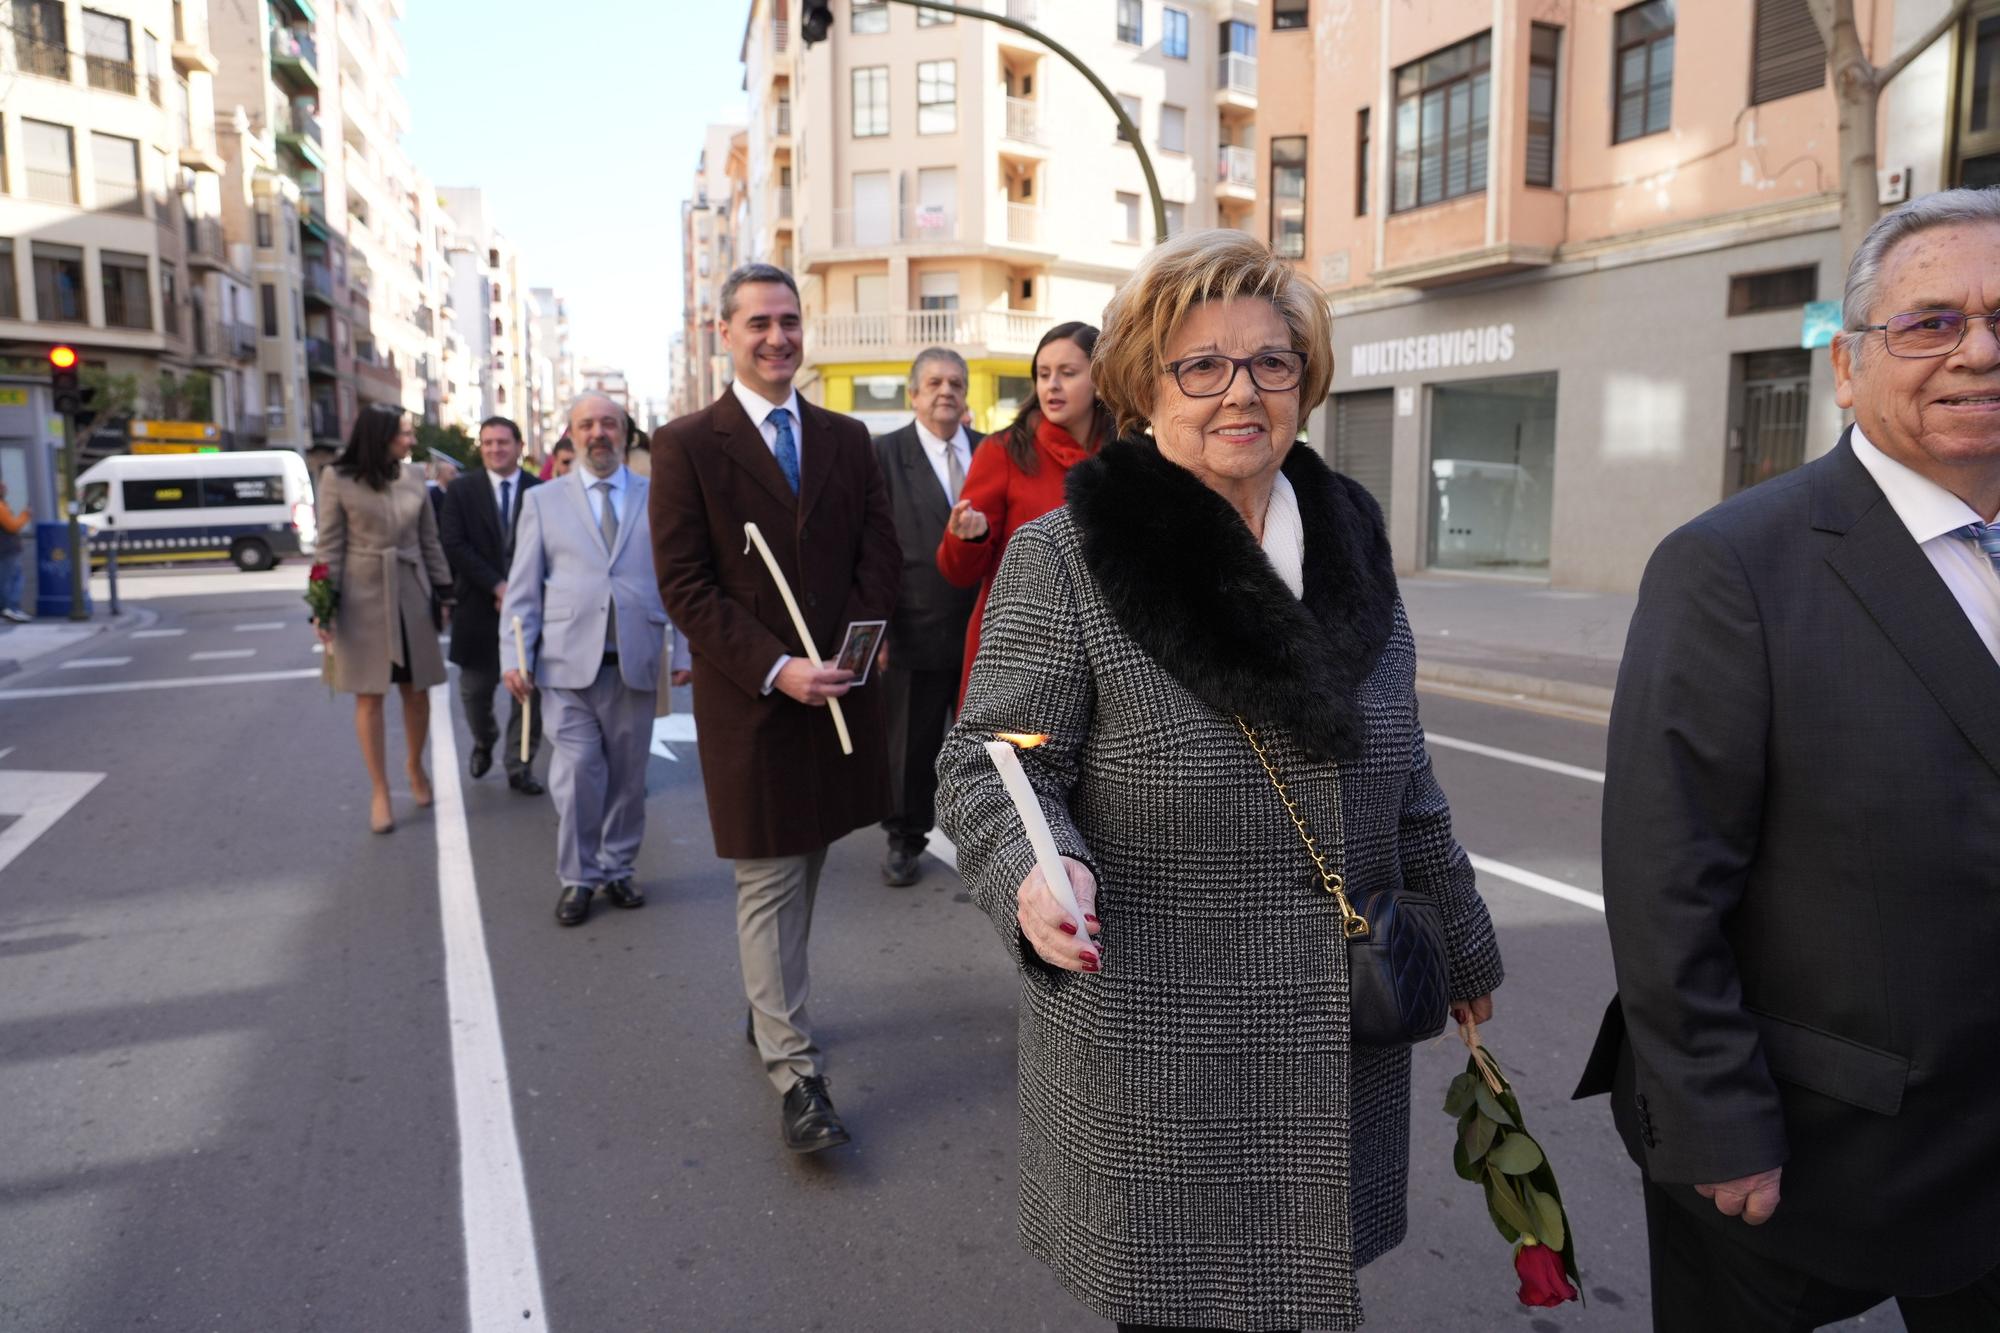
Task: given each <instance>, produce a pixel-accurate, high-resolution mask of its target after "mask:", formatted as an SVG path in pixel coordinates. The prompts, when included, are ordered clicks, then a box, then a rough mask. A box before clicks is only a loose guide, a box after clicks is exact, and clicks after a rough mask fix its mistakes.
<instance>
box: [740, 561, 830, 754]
mask: <svg viewBox="0 0 2000 1333" xmlns="http://www.w3.org/2000/svg"><path fill="white" fill-rule="evenodd" d="M743 535H744V536H745V537H747V538H749V542H748V544H747V545H746V546H745V547H744V548H743V549H744V550H746V551H747V550H749V549H750V547H751V546H754V547H756V548H757V554H759V555H761V556H763V557H764V568H766V569H768V570H770V571H771V581H772V582H774V583H776V584H777V585H778V593H779V595H780V596H782V597H783V598H784V599H785V610H787V611H789V612H791V613H792V628H793V629H795V630H797V631H798V632H799V642H800V643H802V644H804V645H805V650H806V660H807V661H809V662H811V663H812V664H813V667H814V669H815V670H817V669H818V668H819V667H821V666H823V665H824V663H822V662H821V661H820V660H819V648H818V647H817V646H815V645H814V643H813V636H812V631H811V630H809V629H807V628H806V618H805V616H804V615H803V614H801V613H800V611H799V599H798V598H796V597H794V596H792V585H791V584H789V583H787V582H785V571H784V570H782V569H779V568H778V557H777V556H775V555H772V554H771V548H770V547H769V546H768V545H767V544H766V543H765V541H764V534H763V533H762V532H759V531H758V530H757V525H756V524H755V523H745V524H744V525H743ZM826 707H827V711H828V712H830V713H832V714H833V729H834V731H836V732H838V733H839V735H840V752H841V753H842V754H853V753H854V742H853V741H852V740H851V739H849V737H848V735H847V717H846V715H845V714H843V713H842V712H841V711H840V700H838V699H828V700H827V701H826Z"/></svg>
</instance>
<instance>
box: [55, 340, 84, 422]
mask: <svg viewBox="0 0 2000 1333" xmlns="http://www.w3.org/2000/svg"><path fill="white" fill-rule="evenodd" d="M49 392H50V394H52V395H53V396H54V398H55V408H56V411H58V412H60V413H62V414H63V415H64V416H66V417H67V416H74V415H75V414H76V409H77V408H78V407H79V406H81V405H82V401H83V400H82V391H81V389H80V388H79V387H78V385H77V381H76V349H75V348H74V347H67V346H64V345H62V344H60V343H59V344H57V345H56V346H54V347H51V348H50V349H49Z"/></svg>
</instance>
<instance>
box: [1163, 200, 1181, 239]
mask: <svg viewBox="0 0 2000 1333" xmlns="http://www.w3.org/2000/svg"><path fill="white" fill-rule="evenodd" d="M1162 207H1163V208H1164V209H1165V211H1166V214H1167V235H1169V236H1178V235H1180V234H1181V233H1182V232H1184V231H1186V230H1187V205H1186V204H1183V203H1179V202H1177V201H1175V200H1172V199H1168V200H1166V201H1165V202H1164V204H1163V205H1162Z"/></svg>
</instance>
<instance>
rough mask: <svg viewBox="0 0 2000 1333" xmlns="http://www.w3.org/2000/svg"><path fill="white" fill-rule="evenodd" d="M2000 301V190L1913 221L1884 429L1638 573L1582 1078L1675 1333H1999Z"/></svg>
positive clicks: (1880, 230) (1898, 289) (1871, 348)
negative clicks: (1607, 1124)
mask: <svg viewBox="0 0 2000 1333" xmlns="http://www.w3.org/2000/svg"><path fill="white" fill-rule="evenodd" d="M1997 308H2000V192H1996V191H1984V190H1981V191H1974V190H1952V191H1947V192H1944V193H1941V194H1935V195H1930V196H1927V197H1926V198H1923V199H1919V200H1917V201H1915V202H1913V203H1911V204H1909V205H1906V206H1904V207H1903V208H1901V209H1898V210H1897V211H1896V212H1894V213H1891V214H1889V215H1888V216H1886V217H1884V218H1883V219H1882V220H1881V221H1880V222H1879V223H1877V224H1876V226H1875V227H1874V228H1873V230H1871V231H1870V232H1869V234H1868V237H1867V239H1866V240H1865V241H1864V242H1863V244H1862V246H1861V248H1860V249H1859V250H1858V251H1857V252H1856V255H1855V258H1854V262H1853V265H1852V266H1851V268H1850V269H1849V272H1848V278H1847V289H1846V293H1845V300H1844V302H1843V310H1842V314H1843V317H1844V325H1845V332H1843V333H1842V334H1841V335H1840V336H1839V338H1838V339H1837V341H1836V342H1835V343H1834V346H1833V364H1834V374H1835V380H1836V385H1837V401H1838V402H1839V403H1840V404H1841V406H1843V407H1848V408H1851V409H1852V410H1853V412H1854V425H1853V426H1852V427H1851V428H1850V429H1849V430H1848V431H1847V433H1846V434H1845V435H1843V436H1842V438H1841V441H1840V443H1839V445H1838V446H1837V447H1836V448H1835V449H1834V450H1833V452H1832V453H1830V454H1828V455H1827V456H1825V457H1823V458H1820V459H1817V460H1815V461H1814V462H1811V463H1808V464H1807V465H1805V466H1804V467H1802V468H1799V469H1798V470H1796V471H1794V472H1792V473H1790V474H1788V475H1786V476H1784V477H1781V478H1778V479H1776V480H1774V481H1771V482H1768V483H1766V484H1765V485H1762V486H1759V487H1757V488H1755V489H1754V490H1751V491H1749V492H1747V493H1745V494H1743V495H1741V496H1738V497H1736V498H1735V499H1733V500H1730V501H1729V502H1727V503H1725V504H1723V505H1721V506H1719V507H1717V508H1715V509H1713V510H1710V511H1709V512H1708V513H1706V514H1704V515H1702V516H1701V517H1700V518H1698V519H1696V520H1695V521H1694V522H1692V523H1690V524H1688V525H1687V526H1686V527H1683V528H1682V529H1680V530H1679V531H1678V532H1676V533H1674V534H1673V535H1672V536H1670V537H1668V538H1667V540H1666V541H1665V542H1663V543H1662V544H1661V546H1660V549H1659V551H1658V552H1657V553H1656V554H1655V555H1654V557H1653V560H1652V563H1651V564H1650V566H1649V567H1648V569H1647V571H1646V577H1645V581H1644V583H1643V586H1642V587H1641V588H1640V592H1639V605H1638V609H1637V612H1636V614H1635V616H1634V618H1633V621H1632V630H1631V637H1630V639H1629V641H1628V642H1627V645H1626V649H1625V660H1624V665H1623V668H1622V669H1621V671H1620V674H1619V680H1618V694H1617V699H1616V703H1615V705H1614V707H1613V709H1612V718H1611V735H1610V753H1609V763H1608V768H1607V773H1606V781H1605V797H1604V892H1605V906H1606V914H1607V918H1608V921H1609V924H1610V930H1611V943H1612V952H1613V956H1614V959H1615V961H1616V965H1617V971H1618V986H1619V993H1618V996H1617V998H1616V999H1615V1000H1614V1001H1613V1003H1612V1006H1611V1009H1610V1011H1609V1013H1608V1014H1607V1015H1606V1019H1605V1025H1604V1029H1603V1031H1602V1032H1601V1033H1600V1035H1599V1038H1598V1044H1597V1049H1596V1050H1595V1051H1594V1052H1593V1053H1592V1056H1591V1060H1590V1066H1589V1069H1588V1070H1587V1071H1586V1074H1585V1077H1584V1080H1583V1083H1582V1085H1581V1086H1580V1087H1579V1088H1578V1095H1579V1096H1586V1095H1590V1094H1593V1093H1598V1092H1610V1093H1611V1094H1612V1097H1613V1102H1612V1107H1613V1114H1614V1117H1615V1119H1616V1121H1617V1125H1618V1129H1619V1133H1620V1135H1621V1136H1622V1137H1623V1138H1624V1140H1625V1144H1626V1147H1627V1149H1628V1150H1629V1151H1630V1152H1631V1154H1632V1157H1633V1160H1634V1161H1636V1162H1637V1163H1638V1164H1639V1167H1640V1169H1641V1171H1642V1173H1643V1176H1644V1191H1645V1200H1646V1219H1647V1230H1648V1233H1649V1236H1650V1241H1651V1247H1652V1278H1653V1280H1652V1287H1653V1300H1654V1326H1655V1328H1656V1329H1662V1330H1674V1331H1675V1333H1678V1331H1679V1330H1696V1329H1699V1330H1721V1329H1728V1330H1731V1333H1737V1331H1739V1330H1741V1331H1743V1333H1757V1331H1759V1330H1767V1329H1768V1330H1778V1329H1809V1328H1816V1327H1819V1326H1820V1325H1822V1324H1825V1323H1831V1322H1834V1321H1837V1320H1841V1319H1845V1318H1848V1317H1850V1316H1852V1315H1855V1314H1858V1313H1860V1312H1861V1311H1863V1310H1865V1309H1868V1308H1869V1307H1871V1306H1873V1305H1875V1304H1877V1303H1879V1302H1881V1301H1884V1300H1886V1299H1888V1298H1890V1297H1894V1298H1896V1299H1897V1301H1898V1303H1899V1304H1900V1305H1901V1307H1902V1315H1903V1318H1904V1320H1905V1322H1906V1324H1907V1326H1908V1327H1909V1328H1910V1329H1911V1330H1913V1333H1927V1331H1928V1330H1954V1331H1959V1330H1973V1329H1996V1328H2000V1130H1996V1128H1995V1125H1996V1123H2000V1120H1997V1119H1996V1118H2000V1060H1996V1059H1995V1057H1994V1044H1993V1019H1994V1015H1995V1013H2000V965H1996V960H2000V568H1996V564H2000V526H1995V519H1996V517H2000V330H1996V327H1995V325H1996V316H1995V315H1994V314H1993V312H1994V311H1995V310H1996V309H1997Z"/></svg>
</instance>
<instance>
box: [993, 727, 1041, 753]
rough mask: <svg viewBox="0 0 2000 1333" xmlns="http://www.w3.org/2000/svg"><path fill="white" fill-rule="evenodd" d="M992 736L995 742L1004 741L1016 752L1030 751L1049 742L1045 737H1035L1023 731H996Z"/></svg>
mask: <svg viewBox="0 0 2000 1333" xmlns="http://www.w3.org/2000/svg"><path fill="white" fill-rule="evenodd" d="M993 736H994V738H995V739H996V740H1003V741H1006V742H1007V743H1008V744H1009V745H1012V746H1013V747H1014V748H1015V749H1017V750H1032V749H1034V748H1035V747H1036V746H1038V745H1046V744H1048V740H1049V738H1048V737H1047V736H1035V735H1031V734H1029V733H1028V732H1025V731H996V732H994V733H993Z"/></svg>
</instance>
